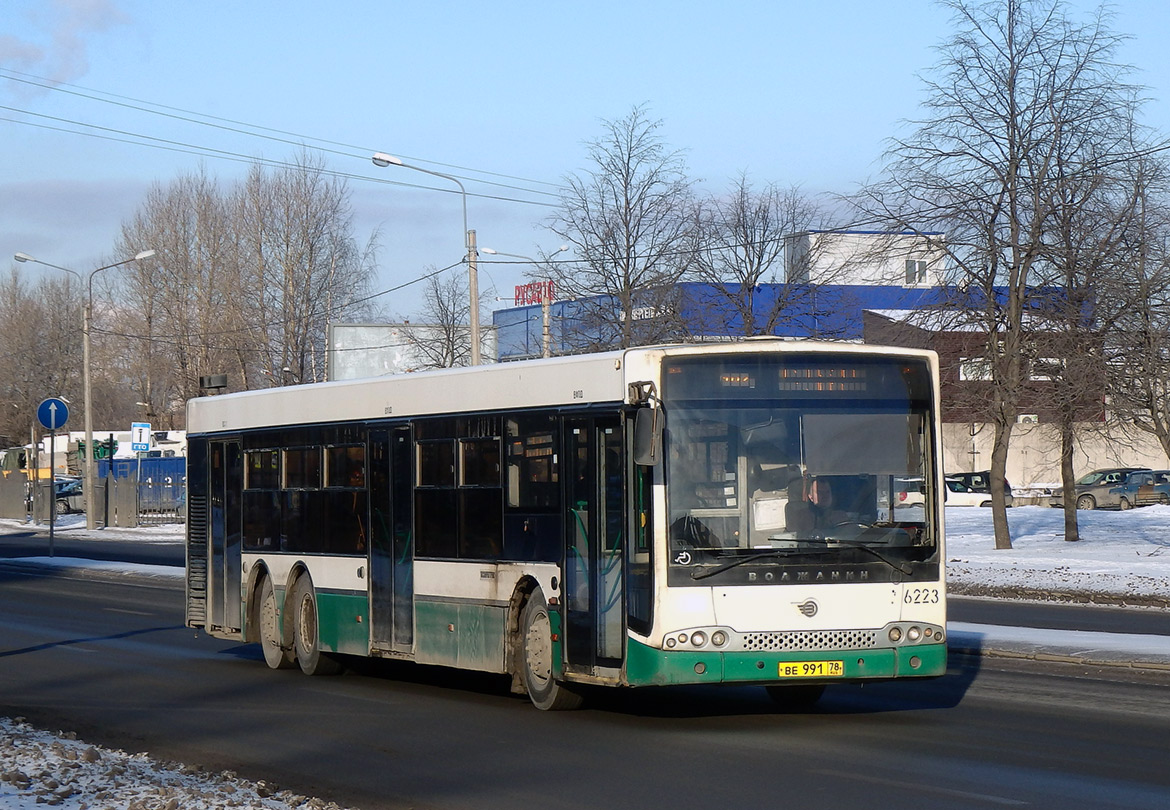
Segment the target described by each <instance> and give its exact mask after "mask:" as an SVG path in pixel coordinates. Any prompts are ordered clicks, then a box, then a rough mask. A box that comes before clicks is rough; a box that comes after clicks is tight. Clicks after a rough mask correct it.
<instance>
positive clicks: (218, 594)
mask: <svg viewBox="0 0 1170 810" xmlns="http://www.w3.org/2000/svg"><path fill="white" fill-rule="evenodd" d="M207 449H208V459H207V462H208V463H207V473H208V481H207V492H208V505H209V507H210V510H209V514H208V533H207V534H208V537H207V540H208V546H209V548H208V555H207V556H208V569H207V608H208V617H207V619H208V625H209V626H210V627H213V628H215V629H216V630H218V631H220V632H240V631H241V630H242V628H243V622H242V619H241V616H242V613H243V609H242V608H243V603H242V598H243V594H242V589H241V586H240V579H241V573H240V572H241V568H240V565H241V559H240V552H241V550H242V543H243V510H242V508H241V505H242V500H243V490H244V455H243V452H242V451H241V449H240V442H239V441H238V440H229V441H213V442H209V443H208V447H207Z"/></svg>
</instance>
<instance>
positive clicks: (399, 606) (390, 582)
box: [369, 427, 414, 653]
mask: <svg viewBox="0 0 1170 810" xmlns="http://www.w3.org/2000/svg"><path fill="white" fill-rule="evenodd" d="M411 458H412V457H411V440H410V428H409V427H399V428H394V429H392V430H372V431H370V446H369V459H370V470H369V472H370V476H369V479H370V480H369V485H370V527H371V531H370V536H371V538H372V542H371V543H370V560H369V563H370V564H369V568H370V646H371V648H373V649H377V650H384V651H391V652H398V653H409V652H411V650H412V649H413V647H414V521H413V515H414V512H413V502H412V500H411V497H412V492H413V488H412V484H411V471H412V469H413V465H412V463H411Z"/></svg>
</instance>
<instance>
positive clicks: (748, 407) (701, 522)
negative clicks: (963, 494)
mask: <svg viewBox="0 0 1170 810" xmlns="http://www.w3.org/2000/svg"><path fill="white" fill-rule="evenodd" d="M937 379H938V375H937V359H936V357H935V355H934V354H933V353H931V352H925V351H914V350H908V349H890V348H883V347H874V346H863V345H851V344H850V345H845V344H826V343H802V342H785V341H776V340H762V341H761V340H755V341H746V342H742V343H730V344H708V345H702V346H695V345H680V346H657V347H646V348H637V349H629V350H626V351H620V352H611V353H605V354H592V355H582V356H574V357H562V358H554V359H547V360H533V361H526V362H518V363H506V364H500V365H490V366H480V367H476V368H469V369H457V370H446V371H435V372H427V373H420V374H408V375H399V376H394V377H382V378H376V379H368V380H355V381H335V382H327V383H320V384H314V385H304V386H296V387H290V388H279V389H271V390H266V391H253V392H246V393H238V394H229V395H223V396H212V397H204V398H200V399H195V400H192V401H191V403H190V405H189V407H188V414H187V429H188V442H189V444H188V452H189V460H188V463H189V474H188V479H187V480H188V486H189V488H190V489H189V503H188V510H189V511H188V527H189V528H188V538H187V589H186V611H187V624H188V626H190V627H197V628H202V629H204V630H205V631H206V632H207V633H209V634H210V635H213V636H217V637H221V638H229V639H237V640H242V641H250V642H258V643H259V644H260V645H261V647H262V649H263V653H264V658H265V660H266V661H267V663H268V665H269V666H271V667H273V668H282V667H289V666H295V665H299V666H300V668H301V669H302V670H303V671H304V672H306V673H308V674H311V675H312V674H325V673H331V672H336V671H338V670H339V669H340V667H341V661H343V660H344V656H377V657H385V658H396V659H403V660H408V661H414V662H418V663H421V664H436V665H442V666H447V667H458V668H464V669H472V670H481V671H486V672H496V673H508V674H511V676H512V683H513V689H514V691H516V692H518V693H527V694H528V695H529V696H530V698H531V699H532V702H533V703H534V704H536V705H537V706H538V707H540V708H542V709H564V708H571V707H574V706H576V705H577V704H578V703H579V700H580V697H579V695H580V687H581V686H582V685H587V684H592V685H608V686H630V687H641V686H652V685H664V684H741V685H742V684H758V685H761V686H765V687H767V688H768V691H769V693H770V694H772V695H773V696H774V697H775V698H777V699H778V700H782V701H793V702H798V703H810V702H811V701H814V700H816V699H817V698H818V697H819V696H820V694H821V692H822V691H823V689H824V687H825V685H826V684H831V683H843V682H860V681H868V680H875V679H889V678H900V677H926V676H937V675H940V674H942V673H943V672H944V671H945V668H946V657H947V656H946V644H945V630H944V628H945V624H946V598H945V596H946V591H945V588H946V585H945V579H944V569H943V562H944V559H945V555H944V551H943V524H942V518H943V515H942V509H941V497H940V496H939V494H938V493H940V492H941V491H942V490H941V473H940V470H941V465H940V452H941V447H940V442H939V430H938V411H937V407H938V406H937V403H938V383H937ZM907 479H913V480H915V481H916V485H917V482H923V484H922V487H923V489H924V494H925V497H924V499H922V500H918V501H916V502H915V503H914V504H912V505H906V504H904V503H901V502H900V500H899V498H898V493H899V492H900V491H902V490H904V489H905V482H906V480H907Z"/></svg>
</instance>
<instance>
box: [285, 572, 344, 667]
mask: <svg viewBox="0 0 1170 810" xmlns="http://www.w3.org/2000/svg"><path fill="white" fill-rule="evenodd" d="M291 608H292V611H293V614H292V618H293V645H294V646H295V647H296V650H297V663H298V664H300V665H301V672H303V673H305V674H306V675H337V674H339V673H340V672H341V664H340V663H338V661H337V659H335V658H331V657H330V656H329V654H328V653H324V652H321V641H320V638H319V636H318V632H317V594H315V593H314V592H313V583H312V582H311V581H310V580H309V578H308V577H307V576H302V577H298V578H297V581H296V583H295V584H294V585H293V589H292V603H291Z"/></svg>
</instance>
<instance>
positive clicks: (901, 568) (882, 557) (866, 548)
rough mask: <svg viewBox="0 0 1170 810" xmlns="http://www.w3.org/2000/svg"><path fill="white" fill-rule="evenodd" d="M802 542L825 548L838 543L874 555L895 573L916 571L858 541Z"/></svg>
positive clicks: (812, 539)
mask: <svg viewBox="0 0 1170 810" xmlns="http://www.w3.org/2000/svg"><path fill="white" fill-rule="evenodd" d="M801 542H802V543H817V544H818V545H824V546H828V545H829V543H836V544H837V545H839V546H848V547H849V548H859V549H861V550H862V551H866V552H868V553H870V554H872V555H873V556H875V557H877V558H878V559H879V560H881V561H882V562H884V563H885V564H886V565H888V566H890V568H893V569H894V570H895V571H901V572H902V573H903V574H906V575H907V576H909V575H910V574H913V573H914V569H913V568H911V567H910V566H909V565H907V564H906V563H902V562H894V561H893V560H891V559H890V558H889V557H887V556H886V555H885V554H882V553H881V552H880V551H878V550H877V549H876V548H873V547H872V546H868V545H866V544H865V543H859V542H857V541H856V540H841V539H838V538H834V537H815V538H808V539H807V540H806V539H802V540H801Z"/></svg>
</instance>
